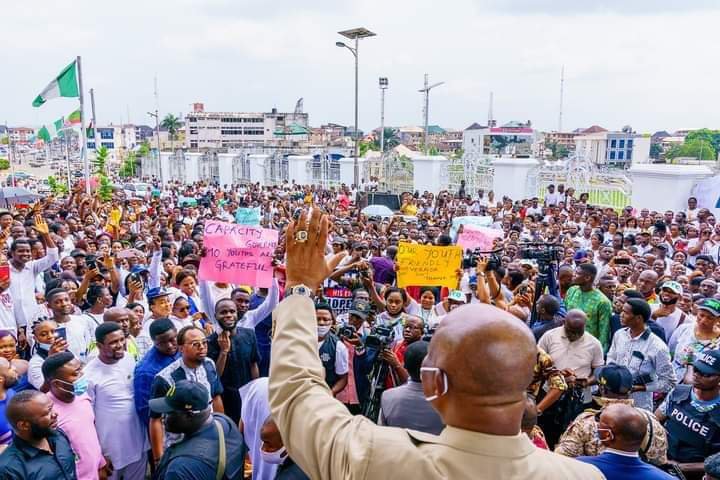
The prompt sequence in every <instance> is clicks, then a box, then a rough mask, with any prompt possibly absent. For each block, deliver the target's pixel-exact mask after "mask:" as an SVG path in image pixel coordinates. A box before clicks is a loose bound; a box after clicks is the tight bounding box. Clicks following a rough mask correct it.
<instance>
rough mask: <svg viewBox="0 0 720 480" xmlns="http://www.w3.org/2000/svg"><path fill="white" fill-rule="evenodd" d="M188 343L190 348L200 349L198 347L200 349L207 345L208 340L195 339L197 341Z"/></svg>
mask: <svg viewBox="0 0 720 480" xmlns="http://www.w3.org/2000/svg"><path fill="white" fill-rule="evenodd" d="M188 345H190V346H191V347H192V348H194V349H195V350H200V349H202V348H207V346H208V341H207V340H202V341H197V342H190V343H188Z"/></svg>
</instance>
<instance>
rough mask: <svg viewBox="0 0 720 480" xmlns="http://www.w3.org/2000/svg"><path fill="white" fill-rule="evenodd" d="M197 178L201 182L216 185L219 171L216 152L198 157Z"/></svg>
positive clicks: (218, 179)
mask: <svg viewBox="0 0 720 480" xmlns="http://www.w3.org/2000/svg"><path fill="white" fill-rule="evenodd" d="M198 178H199V179H200V180H201V181H206V182H211V183H217V182H219V181H220V169H219V166H218V158H217V153H216V152H206V153H203V154H202V155H201V156H200V162H199V165H198Z"/></svg>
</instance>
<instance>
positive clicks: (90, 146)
mask: <svg viewBox="0 0 720 480" xmlns="http://www.w3.org/2000/svg"><path fill="white" fill-rule="evenodd" d="M88 148H91V149H93V150H95V142H88Z"/></svg>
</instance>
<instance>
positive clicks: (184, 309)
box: [176, 305, 190, 312]
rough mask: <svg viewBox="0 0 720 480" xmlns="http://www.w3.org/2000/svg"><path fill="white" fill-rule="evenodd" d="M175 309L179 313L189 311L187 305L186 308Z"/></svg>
mask: <svg viewBox="0 0 720 480" xmlns="http://www.w3.org/2000/svg"><path fill="white" fill-rule="evenodd" d="M176 308H177V310H178V311H179V312H187V311H188V310H190V305H188V306H186V307H176Z"/></svg>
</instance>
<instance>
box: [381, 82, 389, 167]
mask: <svg viewBox="0 0 720 480" xmlns="http://www.w3.org/2000/svg"><path fill="white" fill-rule="evenodd" d="M388 87H389V84H388V79H387V77H380V155H381V156H382V154H383V153H385V90H387V89H388Z"/></svg>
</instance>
